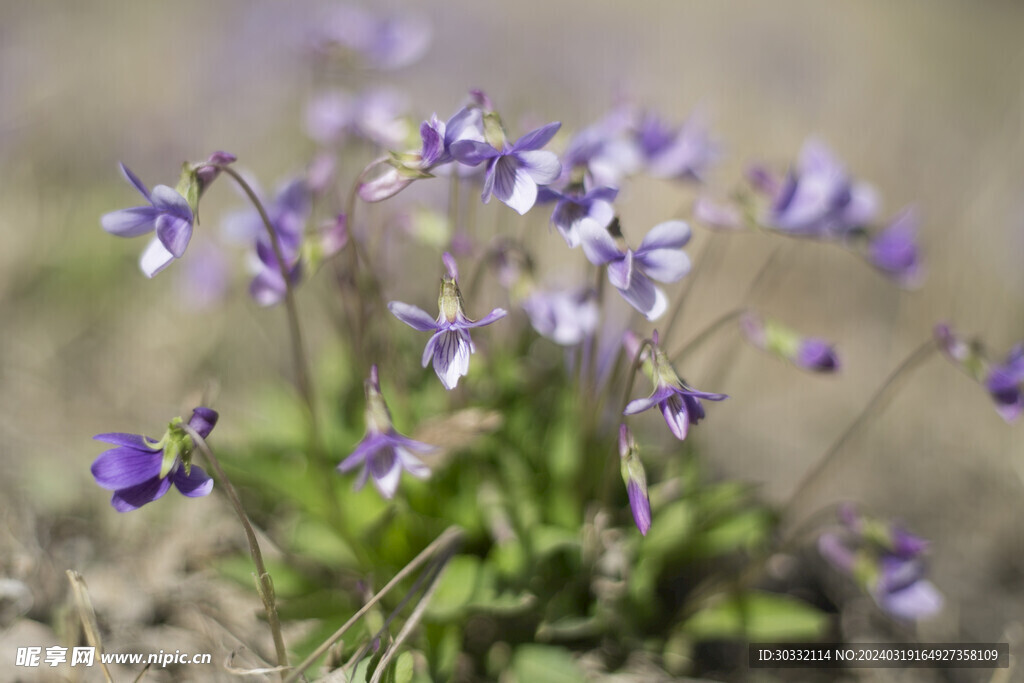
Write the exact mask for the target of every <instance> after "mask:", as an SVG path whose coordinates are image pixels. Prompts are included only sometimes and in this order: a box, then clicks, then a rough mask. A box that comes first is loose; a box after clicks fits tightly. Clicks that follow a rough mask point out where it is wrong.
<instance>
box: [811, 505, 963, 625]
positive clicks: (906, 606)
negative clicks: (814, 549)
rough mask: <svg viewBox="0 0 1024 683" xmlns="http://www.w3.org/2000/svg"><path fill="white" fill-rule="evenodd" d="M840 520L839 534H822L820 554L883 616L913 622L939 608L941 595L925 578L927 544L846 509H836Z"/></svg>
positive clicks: (819, 542) (928, 615) (897, 529)
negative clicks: (867, 596)
mask: <svg viewBox="0 0 1024 683" xmlns="http://www.w3.org/2000/svg"><path fill="white" fill-rule="evenodd" d="M840 521H842V522H843V526H844V529H843V531H842V532H826V533H823V534H822V535H821V536H820V537H819V539H818V550H819V551H820V552H821V554H822V556H823V557H824V558H825V559H826V560H828V561H829V563H830V564H832V565H833V566H834V567H836V568H837V569H839V570H840V571H842V572H843V573H845V574H847V575H848V576H851V577H852V578H853V579H854V580H855V581H856V582H857V583H858V584H859V585H860V586H861V588H862V589H864V590H865V592H867V593H868V595H870V596H871V597H872V599H874V601H875V603H876V604H877V605H878V606H879V607H880V608H881V609H882V611H884V612H886V613H887V614H889V615H890V616H892V617H895V618H897V619H902V620H905V621H913V620H916V619H922V618H926V617H930V616H932V615H934V614H935V613H937V612H938V611H939V610H940V609H942V603H943V598H942V594H941V593H939V591H938V589H936V588H935V586H934V585H933V584H932V583H931V582H930V581H927V580H926V579H925V578H924V577H925V574H926V566H925V562H924V558H923V555H924V553H925V551H926V550H927V548H928V542H927V541H925V540H924V539H923V538H920V537H918V536H915V535H914V534H911V533H909V532H907V531H905V530H903V529H902V528H900V527H899V526H897V525H894V524H888V523H885V522H882V521H879V520H873V519H868V518H865V517H862V516H860V515H859V514H857V512H856V511H855V510H853V508H852V507H849V506H843V507H842V508H840Z"/></svg>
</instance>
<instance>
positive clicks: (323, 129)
mask: <svg viewBox="0 0 1024 683" xmlns="http://www.w3.org/2000/svg"><path fill="white" fill-rule="evenodd" d="M405 110H406V101H405V98H404V97H402V96H401V95H399V94H398V93H396V92H394V91H393V90H388V89H386V88H375V89H369V90H366V91H364V92H362V93H360V94H358V95H352V94H350V93H347V92H343V91H340V90H332V91H327V92H322V93H320V94H318V95H316V96H315V97H314V98H313V99H312V100H311V101H310V103H309V106H308V108H307V109H306V131H307V132H308V133H309V136H310V137H311V138H312V139H313V140H315V141H316V142H319V143H320V144H322V145H333V144H340V143H342V142H344V141H345V139H346V138H347V137H349V136H351V137H355V138H360V139H363V140H367V141H369V142H371V143H372V144H374V145H377V146H379V147H383V148H384V149H393V148H395V147H398V146H400V145H401V144H402V143H403V142H405V140H406V137H407V136H408V134H409V124H408V122H407V121H406V120H405V119H404V118H403V114H404V112H405Z"/></svg>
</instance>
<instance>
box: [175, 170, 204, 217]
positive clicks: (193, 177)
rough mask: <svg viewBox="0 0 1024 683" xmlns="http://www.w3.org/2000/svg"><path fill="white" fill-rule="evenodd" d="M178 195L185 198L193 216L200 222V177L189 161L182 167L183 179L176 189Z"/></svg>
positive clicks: (179, 181) (179, 180) (180, 179)
mask: <svg viewBox="0 0 1024 683" xmlns="http://www.w3.org/2000/svg"><path fill="white" fill-rule="evenodd" d="M174 189H175V190H176V191H177V192H178V194H180V195H181V196H182V197H184V198H185V201H187V202H188V206H189V208H190V209H192V215H193V216H196V222H197V223H198V222H199V218H198V217H199V176H198V175H197V174H196V167H195V165H194V164H190V163H188V162H187V161H186V162H185V163H184V164H182V166H181V177H180V178H178V184H177V186H176V187H175V188H174Z"/></svg>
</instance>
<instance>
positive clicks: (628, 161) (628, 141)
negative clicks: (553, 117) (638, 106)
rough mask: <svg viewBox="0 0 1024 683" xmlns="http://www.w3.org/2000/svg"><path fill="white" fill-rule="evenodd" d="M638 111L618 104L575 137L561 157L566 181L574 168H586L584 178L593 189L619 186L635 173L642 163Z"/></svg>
mask: <svg viewBox="0 0 1024 683" xmlns="http://www.w3.org/2000/svg"><path fill="white" fill-rule="evenodd" d="M636 118H637V115H636V111H635V110H634V108H633V107H631V106H629V105H619V106H617V107H615V108H614V109H613V110H612V111H611V112H609V113H608V114H607V115H606V116H605V117H604V118H603V119H601V120H600V121H598V122H597V123H595V124H593V125H591V126H588V127H587V128H584V129H583V130H581V131H579V132H577V133H576V135H574V136H573V137H572V139H571V140H570V141H569V144H568V146H567V147H566V150H565V153H564V154H563V155H562V172H563V176H565V178H564V179H565V180H566V181H568V180H569V178H568V175H569V174H570V172H571V171H572V170H573V169H577V168H582V169H584V177H585V178H586V179H587V180H589V181H590V182H591V183H592V185H593V186H594V187H602V186H609V187H618V186H619V184H620V183H621V182H622V180H623V179H624V178H626V177H627V176H630V175H632V174H634V173H636V172H637V171H638V170H639V169H640V166H641V164H642V162H643V158H642V154H641V151H640V146H639V145H638V144H637V141H636V138H635V135H634V131H635V129H636Z"/></svg>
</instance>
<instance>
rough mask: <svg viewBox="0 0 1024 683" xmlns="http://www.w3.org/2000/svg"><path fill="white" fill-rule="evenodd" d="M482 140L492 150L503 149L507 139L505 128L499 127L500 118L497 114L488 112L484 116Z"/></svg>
mask: <svg viewBox="0 0 1024 683" xmlns="http://www.w3.org/2000/svg"><path fill="white" fill-rule="evenodd" d="M484 139H485V140H486V141H487V144H489V145H490V146H491V147H493V148H494V149H497V150H502V149H504V148H505V143H506V142H507V141H508V138H507V137H506V135H505V126H503V125H501V117H500V116H498V113H497V112H493V111H489V112H487V113H486V114H484Z"/></svg>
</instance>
